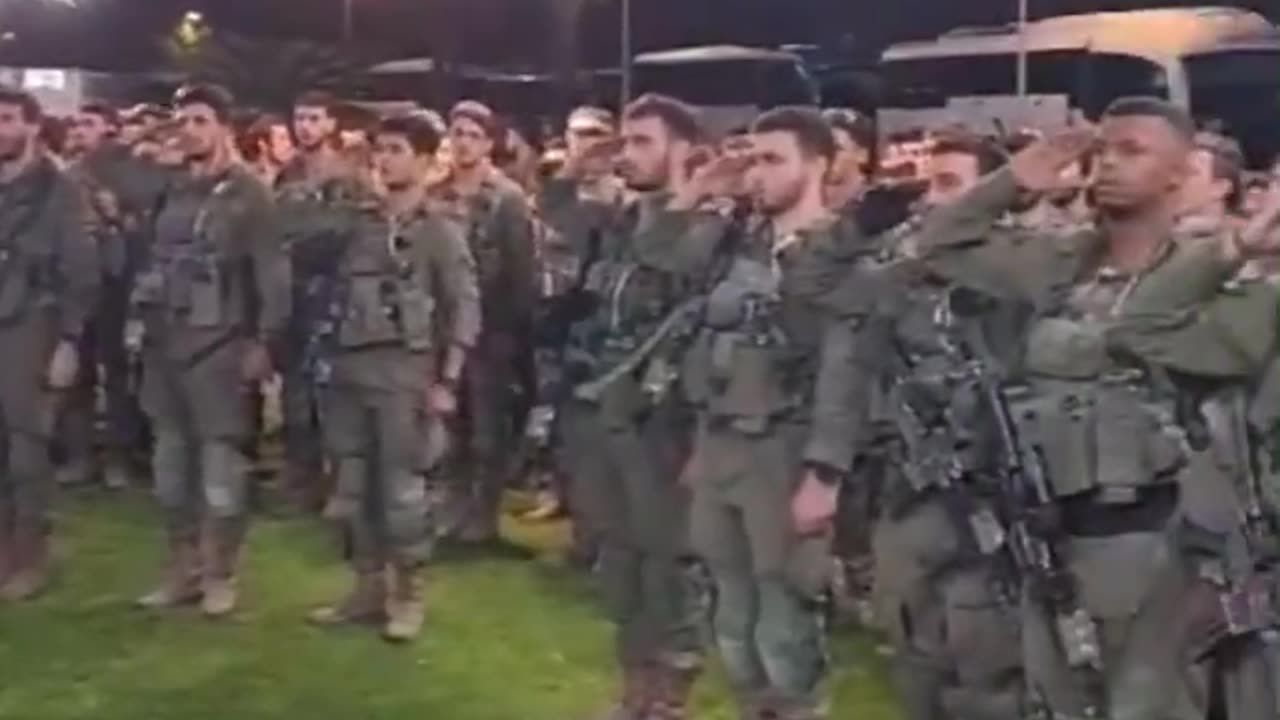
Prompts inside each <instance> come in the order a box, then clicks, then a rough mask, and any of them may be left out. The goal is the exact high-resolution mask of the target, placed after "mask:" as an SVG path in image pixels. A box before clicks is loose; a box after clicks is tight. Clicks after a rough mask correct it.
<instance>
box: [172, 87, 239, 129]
mask: <svg viewBox="0 0 1280 720" xmlns="http://www.w3.org/2000/svg"><path fill="white" fill-rule="evenodd" d="M192 105H207V106H208V107H209V108H210V109H211V110H213V114H214V116H215V117H216V118H217V119H218V122H220V123H223V124H226V123H227V122H228V121H230V120H231V110H232V108H233V106H234V105H235V98H234V97H233V96H232V95H231V91H230V90H227V89H226V88H224V87H222V86H221V85H206V84H200V85H184V86H182V87H180V88H178V91H177V92H176V93H174V94H173V106H174V107H176V108H184V107H191V106H192Z"/></svg>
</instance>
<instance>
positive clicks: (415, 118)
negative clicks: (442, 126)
mask: <svg viewBox="0 0 1280 720" xmlns="http://www.w3.org/2000/svg"><path fill="white" fill-rule="evenodd" d="M373 135H374V136H375V137H376V136H378V135H400V136H402V137H404V139H405V140H408V141H409V146H410V147H412V148H413V151H414V152H415V153H417V154H418V155H432V154H434V153H435V152H436V151H437V150H439V149H440V133H439V132H437V131H436V127H435V125H434V124H433V123H432V122H431V121H430V120H428V119H426V118H424V117H422V116H421V115H397V116H396V117H390V118H387V119H386V120H383V121H381V122H379V123H378V125H377V127H375V128H374V130H373Z"/></svg>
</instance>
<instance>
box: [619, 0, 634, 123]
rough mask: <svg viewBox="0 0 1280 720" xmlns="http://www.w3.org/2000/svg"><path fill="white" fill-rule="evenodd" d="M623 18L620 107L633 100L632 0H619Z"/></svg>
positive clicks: (620, 59) (621, 28) (620, 58)
mask: <svg viewBox="0 0 1280 720" xmlns="http://www.w3.org/2000/svg"><path fill="white" fill-rule="evenodd" d="M619 3H620V11H621V13H622V20H621V22H620V23H619V24H620V25H621V27H620V28H619V30H620V31H621V42H620V43H619V46H620V47H621V52H620V53H619V55H620V57H619V61H620V62H619V70H620V71H621V72H622V94H621V100H622V102H621V103H619V104H618V107H619V108H625V107H626V106H627V103H629V102H631V81H632V77H631V69H632V64H631V55H632V51H631V0H619Z"/></svg>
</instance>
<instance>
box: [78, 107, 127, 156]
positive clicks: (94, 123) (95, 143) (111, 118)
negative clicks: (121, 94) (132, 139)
mask: <svg viewBox="0 0 1280 720" xmlns="http://www.w3.org/2000/svg"><path fill="white" fill-rule="evenodd" d="M119 128H120V116H119V114H118V113H117V112H116V109H115V108H113V107H111V106H110V105H108V104H106V103H102V102H87V103H85V104H83V105H81V106H80V110H79V111H77V112H76V114H75V115H73V116H72V117H71V121H70V124H69V126H68V132H67V147H66V150H67V153H68V154H72V155H79V154H84V153H88V152H93V151H94V150H96V149H98V148H99V147H100V146H101V145H102V143H104V142H106V140H107V139H108V138H111V137H114V136H115V135H116V133H117V132H118V131H119Z"/></svg>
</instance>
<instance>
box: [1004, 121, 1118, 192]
mask: <svg viewBox="0 0 1280 720" xmlns="http://www.w3.org/2000/svg"><path fill="white" fill-rule="evenodd" d="M1096 138H1097V133H1096V132H1095V131H1094V129H1093V128H1072V129H1070V130H1065V131H1063V132H1060V133H1057V134H1055V135H1050V136H1048V137H1046V138H1043V139H1041V140H1037V141H1036V142H1033V143H1031V144H1030V145H1028V146H1027V147H1026V148H1024V149H1023V150H1022V151H1021V152H1019V153H1017V154H1016V155H1014V156H1013V157H1012V158H1010V159H1009V170H1010V171H1011V172H1012V173H1013V176H1014V178H1015V179H1016V180H1017V181H1018V185H1020V186H1021V187H1022V188H1023V189H1024V190H1030V191H1032V192H1037V193H1039V192H1049V191H1052V190H1070V189H1074V188H1077V187H1079V185H1080V181H1079V180H1078V179H1072V178H1070V177H1068V176H1067V175H1066V174H1065V173H1066V171H1067V170H1068V169H1069V168H1070V167H1071V165H1072V164H1073V163H1075V162H1076V161H1077V160H1079V159H1080V158H1081V157H1083V156H1084V154H1085V153H1087V152H1089V150H1091V149H1092V148H1093V147H1094V144H1095V142H1096Z"/></svg>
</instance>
